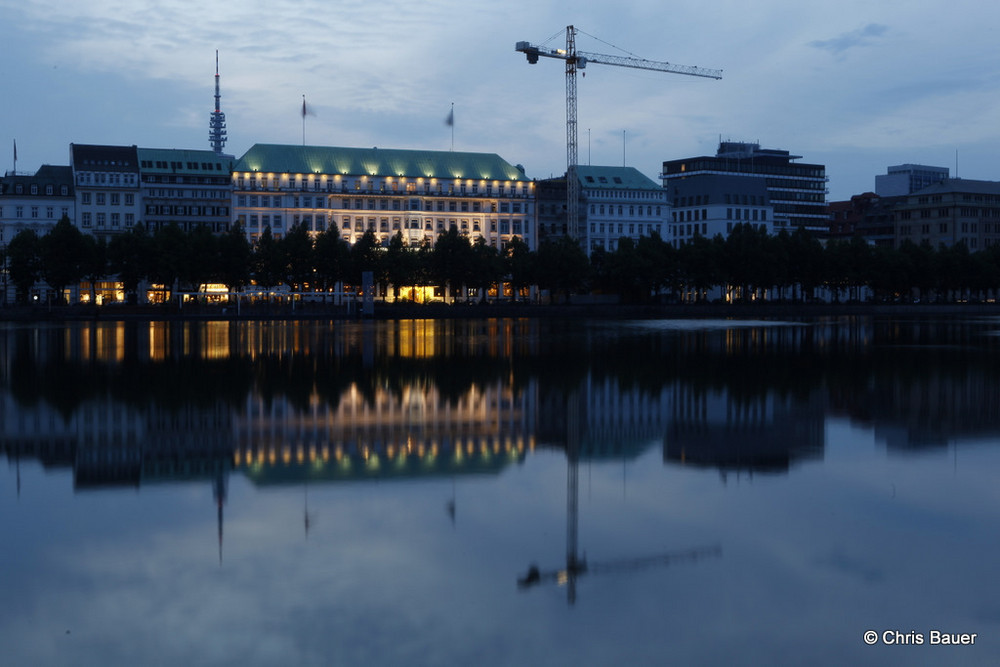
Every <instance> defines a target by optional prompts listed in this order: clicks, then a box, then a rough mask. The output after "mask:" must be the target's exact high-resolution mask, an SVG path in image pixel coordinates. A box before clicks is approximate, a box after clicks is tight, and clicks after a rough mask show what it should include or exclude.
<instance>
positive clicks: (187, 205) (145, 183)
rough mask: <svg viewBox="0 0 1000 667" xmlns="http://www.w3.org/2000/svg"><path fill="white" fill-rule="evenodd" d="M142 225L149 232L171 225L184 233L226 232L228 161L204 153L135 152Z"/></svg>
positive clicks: (229, 183) (229, 199) (229, 194)
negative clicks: (204, 228) (202, 228)
mask: <svg viewBox="0 0 1000 667" xmlns="http://www.w3.org/2000/svg"><path fill="white" fill-rule="evenodd" d="M137 153H138V158H139V173H140V176H141V182H142V192H141V194H142V211H143V218H142V222H143V223H145V225H146V228H147V229H148V230H149V231H150V232H155V231H156V230H158V229H160V228H162V227H164V226H165V225H169V224H171V223H176V224H177V225H178V226H179V227H180V228H181V229H182V230H184V231H185V232H190V231H193V230H194V229H195V228H197V227H198V226H200V225H206V226H207V227H208V228H209V229H210V230H211V231H212V232H214V233H216V234H221V233H224V232H226V231H228V230H229V224H230V221H231V207H232V192H233V191H232V179H231V174H232V168H233V162H234V160H233V158H231V157H229V156H226V155H220V154H217V153H215V152H214V151H209V150H177V149H157V148H139V149H137Z"/></svg>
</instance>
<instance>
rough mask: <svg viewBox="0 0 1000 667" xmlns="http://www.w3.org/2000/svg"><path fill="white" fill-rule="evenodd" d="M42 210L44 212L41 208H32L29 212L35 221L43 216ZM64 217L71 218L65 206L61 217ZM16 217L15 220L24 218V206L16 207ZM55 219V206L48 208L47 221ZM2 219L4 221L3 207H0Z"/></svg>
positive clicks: (61, 211)
mask: <svg viewBox="0 0 1000 667" xmlns="http://www.w3.org/2000/svg"><path fill="white" fill-rule="evenodd" d="M8 210H10V209H8ZM41 210H42V207H41V206H31V207H29V211H30V212H31V217H32V218H33V219H37V218H39V217H40V216H41ZM62 216H66V217H67V218H68V217H69V207H67V206H63V207H61V208H60V217H62ZM14 217H15V218H24V206H15V207H14ZM55 218H56V208H55V206H46V207H45V219H46V220H55ZM0 219H3V207H0Z"/></svg>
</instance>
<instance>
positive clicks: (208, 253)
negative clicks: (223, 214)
mask: <svg viewBox="0 0 1000 667" xmlns="http://www.w3.org/2000/svg"><path fill="white" fill-rule="evenodd" d="M187 245H188V252H187V256H186V258H185V261H184V262H183V264H182V265H181V273H180V275H179V277H180V280H181V282H182V283H185V284H187V285H188V286H189V288H190V289H191V290H193V291H201V287H202V285H205V284H207V283H210V282H215V281H216V280H217V279H218V277H219V264H220V262H219V238H218V237H217V236H216V235H215V234H213V233H212V230H211V229H210V228H209V226H208V225H198V226H197V227H195V229H194V231H192V232H191V233H190V234H187Z"/></svg>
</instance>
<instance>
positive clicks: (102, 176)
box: [76, 171, 137, 186]
mask: <svg viewBox="0 0 1000 667" xmlns="http://www.w3.org/2000/svg"><path fill="white" fill-rule="evenodd" d="M76 182H77V184H78V185H131V186H134V185H136V184H137V178H136V175H135V174H121V173H118V172H111V173H110V174H108V173H103V172H93V171H81V172H77V174H76Z"/></svg>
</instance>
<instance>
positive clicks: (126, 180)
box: [69, 144, 142, 241]
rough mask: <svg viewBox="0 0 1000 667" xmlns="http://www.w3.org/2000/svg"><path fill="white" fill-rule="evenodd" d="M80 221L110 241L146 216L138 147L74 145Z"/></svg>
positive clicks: (72, 156) (72, 157) (82, 226)
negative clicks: (143, 215) (143, 205)
mask: <svg viewBox="0 0 1000 667" xmlns="http://www.w3.org/2000/svg"><path fill="white" fill-rule="evenodd" d="M69 153H70V167H71V168H72V170H73V183H74V185H75V188H76V190H75V193H76V197H75V202H76V212H77V219H76V224H77V226H79V228H80V229H81V231H83V232H84V233H87V234H93V235H94V236H96V237H98V238H102V239H104V241H110V240H111V238H112V237H113V236H115V235H117V234H121V233H123V232H127V231H129V230H130V229H132V228H133V227H134V226H135V224H136V223H137V222H140V221H141V219H142V203H141V196H140V195H141V193H140V189H139V157H138V149H137V148H136V147H135V146H97V145H88V144H70V145H69Z"/></svg>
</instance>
